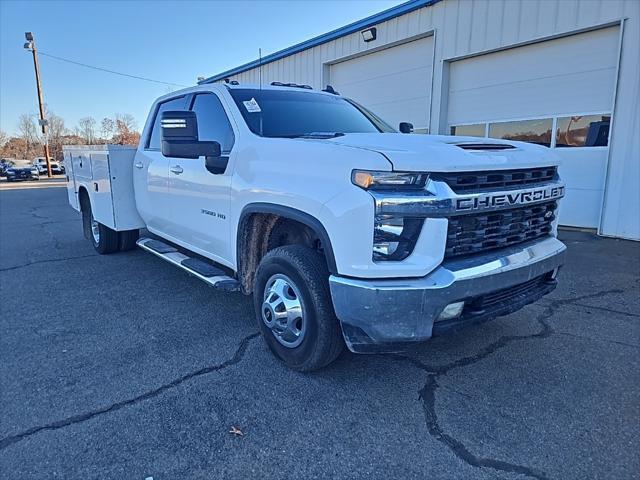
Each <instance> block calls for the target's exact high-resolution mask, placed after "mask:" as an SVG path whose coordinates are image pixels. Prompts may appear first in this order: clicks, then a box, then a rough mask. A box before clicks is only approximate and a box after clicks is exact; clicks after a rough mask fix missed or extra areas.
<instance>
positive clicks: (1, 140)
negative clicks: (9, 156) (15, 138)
mask: <svg viewBox="0 0 640 480" xmlns="http://www.w3.org/2000/svg"><path fill="white" fill-rule="evenodd" d="M8 141H9V135H7V132H5V131H3V130H0V147H4V145H5V144H6V143H7V142H8Z"/></svg>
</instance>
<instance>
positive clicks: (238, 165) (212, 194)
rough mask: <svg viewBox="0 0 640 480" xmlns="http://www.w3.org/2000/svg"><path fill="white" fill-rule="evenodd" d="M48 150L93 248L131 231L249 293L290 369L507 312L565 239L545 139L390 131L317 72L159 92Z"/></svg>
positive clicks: (542, 288)
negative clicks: (81, 138)
mask: <svg viewBox="0 0 640 480" xmlns="http://www.w3.org/2000/svg"><path fill="white" fill-rule="evenodd" d="M410 127H411V126H410V124H401V125H400V130H401V131H404V132H407V131H408V130H410ZM65 164H66V165H67V175H68V177H69V182H68V194H69V202H70V203H71V205H72V206H73V207H74V208H75V209H76V210H78V211H79V212H81V213H82V219H83V227H84V232H85V236H86V237H87V238H88V239H89V240H91V241H92V242H93V245H94V247H95V249H96V250H97V251H98V252H99V253H101V254H107V253H112V252H116V251H124V250H129V249H132V248H134V247H135V246H136V245H137V246H139V247H140V248H142V249H143V250H145V251H147V252H150V253H152V254H154V255H156V256H157V257H159V258H161V259H163V260H165V261H168V262H170V263H172V264H174V265H175V266H177V267H179V268H180V269H182V270H185V271H186V272H188V273H189V274H191V275H193V276H195V277H197V278H199V279H201V280H203V281H204V282H206V283H208V284H209V285H211V286H212V287H215V288H219V289H223V290H225V291H230V292H231V291H240V292H242V293H244V294H246V295H253V300H254V304H255V313H256V317H257V323H258V325H259V327H260V330H261V331H262V334H263V336H264V339H265V340H266V342H267V344H268V346H269V347H270V349H271V350H272V351H273V353H274V354H275V355H276V356H277V357H278V358H280V359H281V360H282V361H284V362H285V363H286V364H287V365H288V366H290V367H291V368H294V369H298V370H303V371H309V370H314V369H317V368H321V367H323V366H325V365H327V364H329V363H330V362H331V361H333V360H334V359H335V358H336V357H337V356H338V354H339V353H340V352H341V350H342V349H343V347H344V345H345V344H346V346H347V347H348V348H349V350H351V351H352V352H358V353H366V352H389V351H399V350H402V349H403V348H406V347H407V346H408V345H411V344H414V343H415V342H421V341H424V340H427V339H429V338H430V337H432V336H433V335H437V334H440V333H443V332H446V331H447V330H450V329H454V328H458V327H461V326H464V325H467V324H470V323H474V322H480V321H484V320H488V319H491V318H495V317H497V316H501V315H506V314H508V313H511V312H514V311H516V310H518V309H520V308H522V307H523V306H524V305H526V304H529V303H531V302H534V301H536V300H538V299H539V298H541V297H542V296H543V295H545V294H547V293H549V292H550V291H552V290H553V289H554V288H555V285H556V275H557V272H558V269H559V267H560V266H561V264H562V263H563V259H564V254H565V248H566V247H565V246H564V245H563V244H562V243H561V242H560V241H559V240H557V238H556V230H557V211H558V201H559V199H560V198H561V197H562V196H563V195H564V186H563V184H562V182H561V181H560V179H559V177H558V174H557V162H556V159H555V157H554V156H553V155H552V153H551V151H550V150H549V149H547V148H544V147H541V146H538V145H533V144H528V143H521V142H512V141H504V140H490V139H485V138H482V139H478V138H470V137H455V136H432V135H409V134H404V133H398V132H396V131H395V130H394V129H393V128H391V127H390V126H389V125H387V124H386V123H385V122H384V121H383V120H381V119H380V118H379V117H377V116H376V115H375V114H373V113H372V112H370V111H369V110H367V109H366V108H364V107H362V106H360V105H358V104H357V103H355V102H353V101H351V100H349V99H346V98H343V97H341V96H339V95H338V94H337V93H336V92H335V91H333V89H331V88H330V87H328V88H327V89H326V90H324V91H313V90H311V89H310V88H308V87H306V86H299V85H292V84H288V85H286V86H282V84H279V85H278V86H273V85H270V86H268V87H266V86H265V87H248V86H243V85H238V84H236V83H235V82H233V84H229V83H227V84H213V85H201V86H197V87H193V88H188V89H185V90H181V91H178V92H174V93H171V94H169V95H165V96H163V97H161V98H159V99H158V100H157V101H156V102H155V103H154V105H153V106H152V108H151V112H150V114H149V118H148V120H147V122H146V125H145V127H144V130H143V132H142V137H141V140H140V145H139V146H138V147H137V148H133V147H121V146H112V145H102V146H77V147H76V146H74V147H68V148H66V149H65ZM142 232H144V233H142Z"/></svg>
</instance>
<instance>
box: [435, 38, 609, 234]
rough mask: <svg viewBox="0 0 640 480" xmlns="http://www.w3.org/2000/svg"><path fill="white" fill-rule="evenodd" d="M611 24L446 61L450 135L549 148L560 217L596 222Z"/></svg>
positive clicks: (562, 220) (600, 194) (587, 224)
mask: <svg viewBox="0 0 640 480" xmlns="http://www.w3.org/2000/svg"><path fill="white" fill-rule="evenodd" d="M618 44H619V29H618V27H609V28H604V29H600V30H596V31H591V32H585V33H580V34H576V35H571V36H569V37H563V38H559V39H555V40H548V41H545V42H540V43H535V44H532V45H526V46H522V47H518V48H512V49H509V50H503V51H500V52H495V53H490V54H486V55H480V56H477V57H472V58H468V59H464V60H459V61H455V62H452V63H451V65H450V70H449V74H450V75H449V98H448V107H447V108H448V115H447V122H448V125H449V127H450V128H451V131H452V133H458V134H471V135H480V136H481V135H488V136H491V137H494V138H504V139H509V138H511V139H520V140H525V141H532V142H535V143H541V144H545V145H547V146H551V147H552V148H554V150H555V152H556V153H557V154H558V155H559V156H560V158H561V160H562V164H561V167H560V174H561V175H562V176H563V179H564V180H565V182H566V184H567V196H566V199H565V200H564V201H563V203H562V207H561V211H560V223H561V224H563V225H572V226H579V227H590V228H596V227H597V226H598V223H599V216H600V210H601V207H602V198H603V188H604V187H603V186H604V177H605V173H606V162H607V155H608V131H609V123H610V119H611V110H612V105H613V95H614V85H615V78H616V71H617V62H618Z"/></svg>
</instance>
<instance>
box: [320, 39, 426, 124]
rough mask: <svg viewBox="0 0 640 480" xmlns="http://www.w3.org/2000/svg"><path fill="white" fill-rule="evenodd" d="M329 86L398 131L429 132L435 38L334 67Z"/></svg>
mask: <svg viewBox="0 0 640 480" xmlns="http://www.w3.org/2000/svg"><path fill="white" fill-rule="evenodd" d="M329 68H330V75H329V83H330V84H331V85H332V86H333V87H334V88H335V89H336V90H338V91H339V92H340V94H341V95H343V96H345V97H348V98H352V99H353V100H355V101H357V102H358V103H361V104H362V105H365V106H366V107H367V108H369V109H371V110H372V111H373V112H374V113H376V114H377V115H379V116H380V117H381V118H382V119H383V120H385V121H387V122H388V123H389V124H390V125H391V126H393V127H395V128H397V126H398V124H399V123H400V122H403V121H407V122H411V123H413V125H414V127H415V128H416V129H428V128H429V105H430V103H431V72H432V69H433V37H426V38H421V39H419V40H414V41H412V42H408V43H403V44H400V45H398V46H395V47H390V48H386V49H384V50H380V51H377V52H373V53H368V54H365V55H360V56H357V57H355V58H352V59H350V60H347V61H344V62H340V63H336V64H333V65H330V67H329Z"/></svg>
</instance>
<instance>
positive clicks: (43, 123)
mask: <svg viewBox="0 0 640 480" xmlns="http://www.w3.org/2000/svg"><path fill="white" fill-rule="evenodd" d="M24 38H25V39H26V40H27V43H25V44H24V48H25V49H27V50H30V51H31V53H32V54H33V68H34V69H35V71H36V88H37V89H38V106H39V107H40V120H39V121H38V123H39V124H40V127H41V128H42V134H43V135H44V159H45V161H46V162H47V177H49V178H51V162H50V161H49V136H48V135H47V131H48V128H47V127H48V122H47V119H46V118H45V117H44V99H43V96H42V85H40V66H39V65H38V52H37V51H36V41H35V40H34V38H33V33H31V32H25V34H24Z"/></svg>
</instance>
